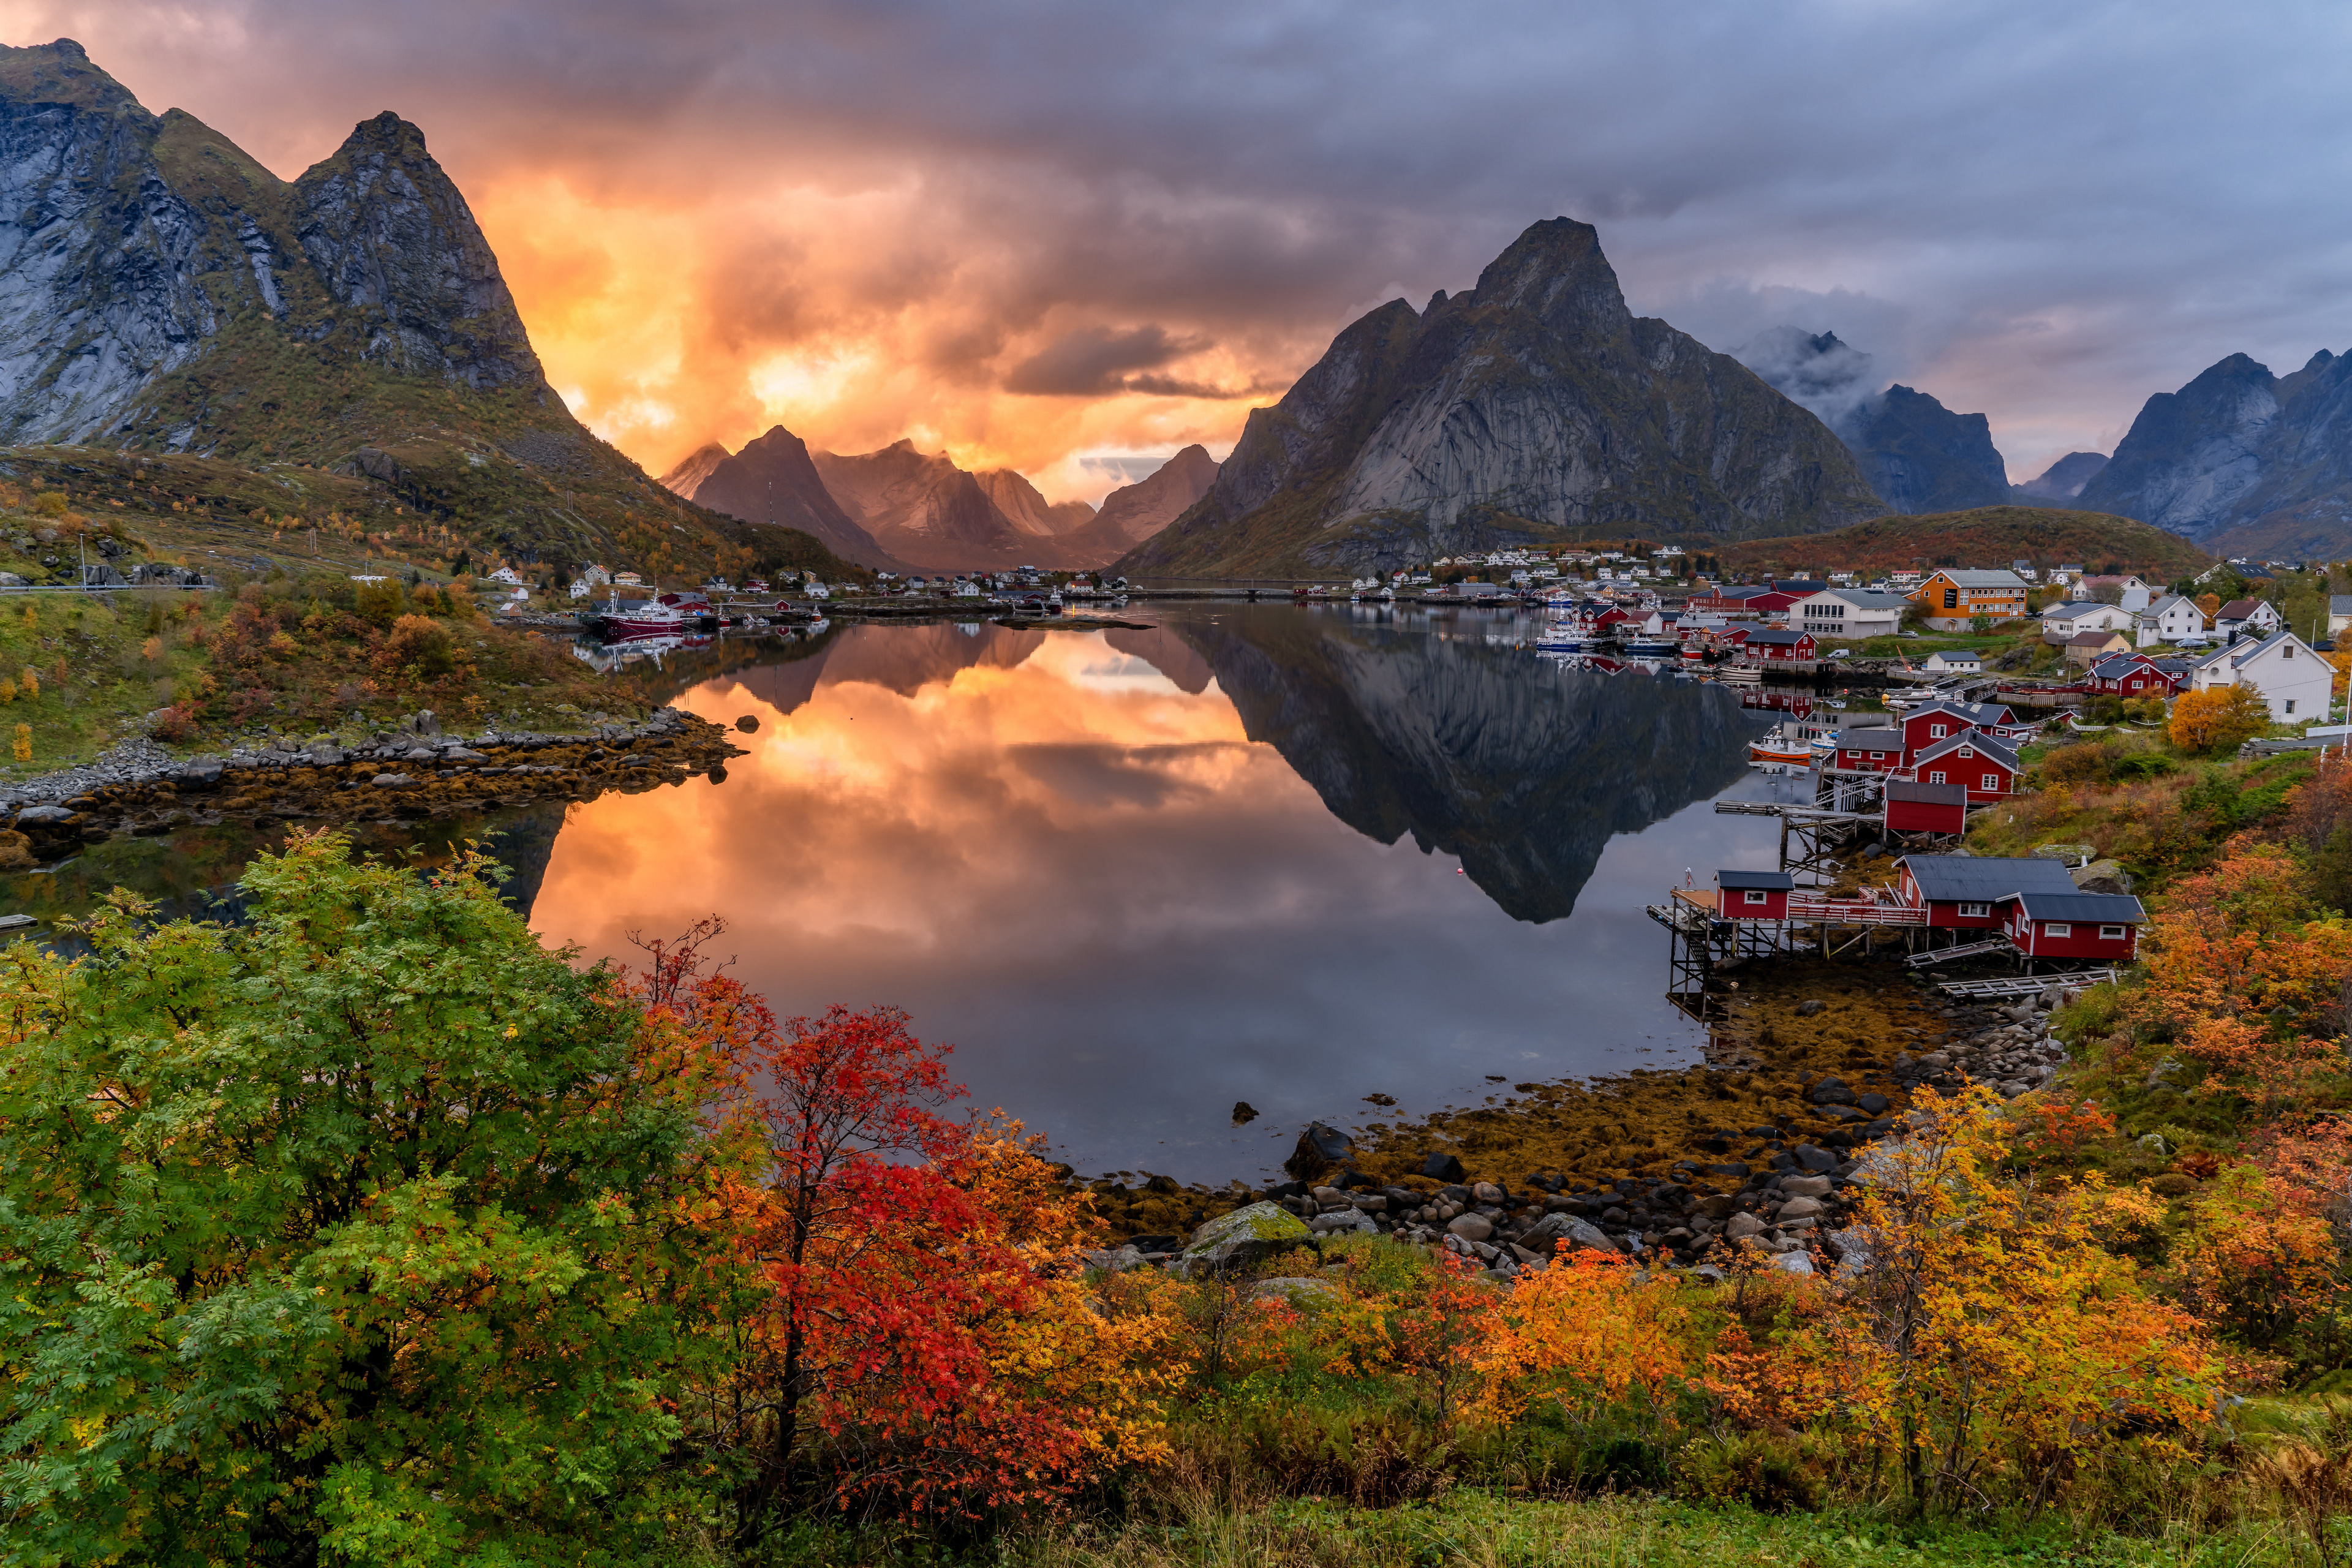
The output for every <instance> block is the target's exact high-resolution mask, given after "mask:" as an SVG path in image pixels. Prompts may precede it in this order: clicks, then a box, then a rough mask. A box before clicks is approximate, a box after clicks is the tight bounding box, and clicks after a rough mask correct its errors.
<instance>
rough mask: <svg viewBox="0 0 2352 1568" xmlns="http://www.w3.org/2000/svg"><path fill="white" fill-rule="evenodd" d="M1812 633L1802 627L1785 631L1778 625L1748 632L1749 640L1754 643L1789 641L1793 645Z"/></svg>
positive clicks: (1776, 643) (1777, 643)
mask: <svg viewBox="0 0 2352 1568" xmlns="http://www.w3.org/2000/svg"><path fill="white" fill-rule="evenodd" d="M1812 635H1813V634H1812V633H1811V631H1808V630H1804V629H1798V630H1794V631H1783V630H1781V629H1780V627H1778V626H1763V627H1760V628H1759V629H1758V630H1756V631H1752V632H1749V633H1748V641H1749V642H1752V643H1772V644H1775V645H1779V644H1781V643H1787V644H1789V645H1790V646H1791V647H1793V646H1795V645H1796V644H1798V643H1801V642H1802V641H1804V639H1805V638H1807V637H1811V636H1812Z"/></svg>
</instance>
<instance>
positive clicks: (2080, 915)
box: [2001, 877, 2147, 925]
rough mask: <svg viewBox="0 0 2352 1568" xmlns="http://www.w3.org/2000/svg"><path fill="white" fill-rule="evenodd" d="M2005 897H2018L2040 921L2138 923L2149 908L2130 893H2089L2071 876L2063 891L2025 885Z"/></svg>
mask: <svg viewBox="0 0 2352 1568" xmlns="http://www.w3.org/2000/svg"><path fill="white" fill-rule="evenodd" d="M2001 897H2002V898H2004V899H2015V900H2017V901H2018V902H2019V903H2021V904H2023V905H2024V906H2025V912H2026V914H2027V915H2028V916H2029V917H2030V918H2032V919H2033V920H2037V921H2082V922H2083V923H2084V924H2085V925H2088V924H2092V923H2094V922H2098V921H2105V922H2107V923H2109V924H2126V925H2137V923H2139V922H2140V921H2144V920H2146V919H2147V910H2146V909H2144V908H2142V907H2141V905H2140V901H2139V900H2137V899H2135V898H2133V897H2132V896H2131V895H2130V894H2129V893H2085V892H2084V891H2082V890H2081V889H2078V888H2076V887H2075V886H2074V879H2073V878H2071V877H2070V878H2068V879H2067V887H2066V890H2065V891H2064V892H2063V893H2062V892H2060V891H2058V890H2057V889H2054V888H2053V889H2051V890H2049V891H2047V892H2044V891H2042V889H2039V888H2021V889H2018V890H2017V891H2015V892H2012V893H2004V894H2002V895H2001Z"/></svg>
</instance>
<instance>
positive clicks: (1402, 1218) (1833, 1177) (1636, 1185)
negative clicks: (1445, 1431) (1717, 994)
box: [1089, 970, 2074, 1279]
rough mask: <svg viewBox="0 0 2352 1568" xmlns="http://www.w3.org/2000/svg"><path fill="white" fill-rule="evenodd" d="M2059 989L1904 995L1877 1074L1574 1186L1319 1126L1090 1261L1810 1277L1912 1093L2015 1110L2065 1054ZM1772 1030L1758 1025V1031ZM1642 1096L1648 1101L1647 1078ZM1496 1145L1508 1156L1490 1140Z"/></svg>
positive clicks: (1812, 1080) (1801, 1009) (1824, 1086)
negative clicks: (1249, 1175) (1987, 1093)
mask: <svg viewBox="0 0 2352 1568" xmlns="http://www.w3.org/2000/svg"><path fill="white" fill-rule="evenodd" d="M1879 974H1880V977H1881V978H1882V979H1883V981H1884V982H1885V984H1887V985H1889V986H1892V987H1900V988H1905V989H1907V988H1908V985H1909V984H1916V980H1915V978H1914V977H1912V976H1908V975H1903V974H1900V973H1894V972H1889V971H1885V970H1881V971H1879ZM1852 980H1853V976H1851V975H1850V976H1849V983H1852ZM2073 994H2074V993H2073V992H2071V991H2070V990H2069V989H2067V988H2066V987H2065V986H2064V985H2063V984H2052V985H2051V986H2050V987H2049V988H2047V989H2046V990H2044V991H2043V992H2042V993H2041V994H2039V995H2038V996H2034V997H2031V998H2028V999H2025V1000H2023V1001H2021V1002H2018V1003H2015V1004H2012V1005H1987V1004H1981V1003H1972V1002H1965V1001H1954V1000H1951V999H1948V998H1946V997H1944V996H1942V994H1940V993H1933V992H1930V993H1927V994H1923V995H1918V996H1916V997H1915V998H1911V999H1908V1001H1907V1005H1906V1006H1905V1007H1904V1008H1903V1011H1902V1013H1901V1014H1900V1015H1899V1016H1902V1017H1903V1018H1904V1019H1905V1023H1904V1025H1903V1026H1902V1035H1903V1037H1905V1039H1906V1040H1907V1042H1908V1044H1907V1045H1906V1048H1903V1049H1900V1050H1896V1051H1895V1052H1894V1054H1893V1056H1892V1058H1891V1060H1890V1061H1887V1062H1885V1065H1884V1067H1883V1068H1877V1067H1875V1066H1874V1070H1870V1071H1867V1072H1857V1073H1855V1077H1856V1079H1857V1081H1858V1082H1859V1083H1860V1085H1861V1087H1859V1088H1857V1087H1856V1086H1855V1085H1854V1084H1850V1083H1849V1082H1848V1081H1847V1079H1845V1078H1844V1077H1842V1076H1840V1074H1838V1073H1837V1072H1822V1071H1817V1070H1811V1069H1807V1070H1801V1071H1800V1072H1798V1073H1797V1074H1796V1075H1795V1079H1796V1081H1795V1085H1794V1087H1795V1089H1797V1091H1798V1093H1797V1096H1787V1097H1777V1098H1778V1103H1779V1104H1780V1108H1781V1109H1780V1112H1779V1113H1778V1114H1774V1115H1772V1116H1770V1117H1769V1119H1761V1120H1759V1121H1756V1122H1754V1123H1753V1124H1751V1125H1747V1126H1743V1127H1729V1126H1724V1125H1720V1124H1717V1125H1712V1126H1707V1127H1703V1128H1698V1129H1695V1130H1693V1131H1691V1132H1690V1133H1689V1135H1688V1139H1687V1141H1688V1142H1692V1143H1693V1145H1694V1147H1696V1148H1697V1149H1699V1150H1701V1151H1704V1152H1700V1153H1696V1154H1693V1155H1689V1156H1685V1157H1683V1158H1680V1159H1676V1160H1675V1161H1674V1162H1673V1163H1672V1164H1671V1165H1668V1166H1666V1167H1664V1169H1658V1170H1653V1171H1634V1172H1630V1173H1627V1174H1626V1175H1624V1176H1622V1177H1620V1178H1617V1179H1615V1180H1613V1181H1608V1182H1591V1181H1584V1182H1580V1181H1577V1180H1574V1179H1571V1178H1570V1177H1567V1176H1564V1175H1562V1174H1560V1173H1557V1172H1547V1171H1542V1170H1537V1171H1531V1172H1527V1173H1524V1174H1520V1175H1517V1176H1516V1177H1512V1176H1507V1175H1506V1174H1505V1173H1503V1172H1501V1171H1496V1170H1492V1169H1484V1170H1476V1171H1473V1170H1469V1169H1465V1165H1464V1163H1463V1161H1462V1159H1461V1158H1460V1157H1458V1156H1457V1155H1455V1154H1454V1153H1450V1152H1428V1153H1425V1154H1423V1156H1422V1157H1421V1159H1420V1163H1419V1168H1418V1169H1417V1170H1415V1171H1411V1172H1407V1173H1401V1174H1400V1173H1395V1171H1394V1170H1393V1167H1394V1164H1395V1160H1394V1157H1393V1152H1390V1151H1388V1149H1387V1146H1386V1143H1385V1142H1383V1145H1382V1148H1381V1150H1372V1151H1359V1149H1358V1148H1357V1146H1356V1144H1355V1142H1354V1141H1353V1140H1352V1139H1350V1138H1349V1135H1348V1134H1347V1133H1345V1132H1343V1131H1340V1130H1339V1129H1338V1128H1335V1127H1332V1126H1329V1125H1328V1124H1326V1123H1321V1122H1318V1123H1315V1124H1313V1125H1312V1126H1310V1127H1309V1128H1308V1129H1307V1131H1305V1132H1304V1133H1302V1134H1301V1136H1300V1139H1299V1145H1298V1150H1297V1152H1296V1153H1294V1154H1293V1155H1292V1157H1291V1159H1290V1161H1289V1168H1290V1171H1291V1172H1292V1173H1294V1177H1295V1179H1294V1180H1292V1181H1290V1182H1287V1183H1284V1184H1276V1185H1274V1186H1271V1187H1268V1188H1266V1189H1265V1190H1263V1191H1262V1192H1243V1191H1240V1190H1235V1191H1234V1192H1233V1194H1232V1196H1233V1197H1234V1198H1235V1199H1239V1200H1241V1203H1242V1205H1243V1206H1240V1207H1238V1208H1235V1209H1234V1210H1233V1211H1232V1212H1229V1213H1225V1214H1222V1215H1216V1216H1214V1217H1213V1218H1209V1219H1207V1220H1206V1221H1205V1222H1204V1223H1202V1224H1201V1225H1199V1226H1196V1227H1194V1228H1193V1229H1192V1230H1191V1231H1190V1232H1189V1233H1188V1234H1181V1235H1180V1234H1173V1233H1171V1234H1160V1235H1139V1236H1134V1237H1129V1239H1128V1240H1127V1241H1125V1242H1124V1243H1123V1244H1121V1245H1119V1246H1118V1247H1110V1248H1106V1249H1103V1250H1101V1251H1099V1252H1097V1253H1095V1254H1092V1255H1090V1257H1089V1261H1090V1262H1092V1263H1094V1264H1096V1265H1097V1267H1103V1268H1138V1267H1145V1266H1158V1267H1166V1268H1175V1269H1177V1270H1178V1271H1180V1272H1182V1271H1189V1270H1191V1269H1193V1268H1199V1267H1202V1266H1203V1265H1204V1264H1205V1265H1209V1266H1222V1265H1223V1264H1224V1263H1226V1262H1229V1261H1231V1260H1233V1259H1234V1258H1238V1257H1241V1256H1243V1255H1244V1254H1245V1253H1249V1252H1251V1251H1252V1250H1253V1249H1255V1250H1257V1251H1266V1250H1278V1249H1279V1247H1283V1246H1296V1245H1303V1244H1307V1243H1310V1242H1312V1241H1314V1240H1316V1239H1318V1238H1319V1237H1328V1236H1343V1235H1370V1236H1381V1237H1387V1238H1389V1239H1391V1240H1392V1241H1395V1242H1399V1243H1402V1244H1407V1245H1412V1246H1418V1247H1441V1248H1444V1249H1445V1250H1447V1251H1450V1252H1454V1253H1457V1254H1460V1255H1462V1256H1464V1257H1465V1258H1473V1259H1475V1261H1476V1262H1477V1264H1478V1265H1479V1266H1481V1267H1482V1268H1484V1269H1485V1270H1486V1273H1488V1274H1489V1275H1490V1276H1492V1277H1493V1278H1496V1279H1511V1278H1514V1277H1516V1276H1517V1274H1519V1273H1520V1272H1522V1271H1524V1270H1526V1269H1528V1268H1544V1267H1546V1266H1548V1265H1549V1262H1550V1260H1551V1259H1552V1258H1554V1257H1555V1256H1556V1255H1557V1253H1558V1252H1559V1248H1560V1247H1561V1246H1562V1245H1563V1244H1565V1245H1566V1246H1567V1247H1569V1248H1570V1249H1571V1250H1573V1249H1578V1248H1590V1249H1591V1250H1594V1251H1598V1252H1603V1253H1609V1254H1612V1255H1616V1256H1621V1257H1624V1258H1628V1259H1631V1260H1633V1261H1637V1262H1640V1263H1643V1264H1644V1265H1647V1266H1650V1267H1677V1268H1691V1269H1694V1270H1696V1272H1697V1273H1698V1274H1699V1275H1700V1276H1701V1277H1702V1278H1708V1279H1721V1278H1724V1277H1725V1275H1726V1273H1727V1270H1728V1268H1730V1267H1732V1266H1733V1265H1734V1264H1735V1263H1736V1262H1738V1260H1740V1259H1742V1258H1748V1259H1752V1260H1754V1261H1756V1262H1758V1263H1760V1264H1763V1265H1764V1266H1768V1267H1773V1268H1782V1269H1787V1270H1790V1271H1793V1272H1799V1273H1810V1272H1811V1271H1812V1270H1813V1268H1814V1267H1815V1263H1816V1259H1817V1258H1819V1259H1825V1260H1827V1261H1830V1262H1835V1261H1837V1260H1839V1259H1840V1258H1843V1256H1844V1254H1845V1253H1846V1251H1847V1250H1848V1248H1849V1247H1850V1245H1851V1238H1850V1237H1848V1235H1847V1233H1846V1227H1847V1226H1848V1224H1849V1221H1850V1217H1851V1215H1852V1211H1853V1206H1854V1204H1855V1202H1856V1200H1857V1197H1858V1194H1856V1192H1855V1191H1854V1187H1855V1184H1856V1183H1857V1182H1858V1181H1861V1180H1866V1179H1867V1176H1866V1167H1867V1164H1868V1159H1869V1148H1870V1145H1871V1144H1872V1143H1873V1142H1875V1141H1877V1140H1878V1139H1881V1138H1885V1137H1887V1136H1890V1135H1895V1134H1897V1133H1899V1132H1900V1131H1904V1130H1905V1129H1906V1127H1907V1126H1908V1122H1907V1121H1906V1115H1905V1107H1906V1103H1907V1101H1908V1099H1909V1096H1910V1094H1911V1092H1912V1091H1914V1090H1916V1089H1920V1088H1922V1087H1932V1088H1934V1089H1937V1090H1938V1091H1941V1092H1950V1091H1953V1090H1957V1089H1961V1088H1963V1087H1965V1086H1966V1085H1968V1084H1969V1083H1983V1084H1989V1085H1991V1086H1993V1087H1994V1088H1995V1089H1997V1090H1998V1091H1999V1092H2000V1094H2001V1095H2002V1096H2004V1097H2005V1098H2008V1099H2011V1100H2014V1099H2016V1098H2017V1097H2019V1096H2021V1095H2024V1094H2027V1093H2030V1092H2032V1090H2034V1089H2039V1088H2040V1087H2042V1085H2044V1084H2046V1083H2048V1082H2049V1081H2050V1079H2052V1077H2053V1076H2054V1074H2055V1073H2056V1071H2057V1068H2058V1065H2059V1063H2060V1062H2061V1061H2062V1060H2063V1058H2064V1055H2065V1052H2064V1047H2063V1045H2062V1044H2061V1043H2060V1042H2059V1041H2058V1040H2056V1039H2055V1038H2054V1037H2053V1036H2052V1034H2051V1032H2050V1015H2051V1012H2052V1011H2053V1009H2054V1008H2056V1007H2058V1006H2060V1005H2063V1004H2064V1003H2065V1002H2066V1001H2068V1000H2070V999H2071V998H2072V996H2073ZM1824 1019H1828V1020H1831V1023H1830V1027H1831V1029H1832V1031H1835V1030H1836V1029H1837V1026H1836V1024H1835V1022H1834V1019H1835V1015H1834V1014H1833V1013H1832V1006H1831V1004H1829V1003H1826V1002H1824V1001H1822V1000H1821V999H1819V998H1810V999H1806V1000H1802V1001H1799V1002H1797V1003H1796V1004H1795V1005H1793V1006H1791V1007H1790V1008H1788V1009H1787V1010H1786V1013H1785V1015H1783V1016H1780V1018H1779V1019H1778V1020H1777V1021H1776V1022H1777V1026H1778V1027H1779V1028H1780V1029H1782V1030H1790V1029H1792V1028H1793V1027H1794V1026H1796V1024H1797V1023H1798V1022H1799V1021H1802V1022H1805V1023H1813V1022H1816V1021H1820V1020H1824ZM1911 1020H1916V1022H1913V1021H1911ZM1771 1027H1772V1026H1766V1027H1765V1028H1764V1029H1762V1030H1760V1031H1759V1032H1761V1033H1764V1034H1765V1035H1766V1036H1767V1037H1768V1038H1769V1033H1770V1029H1771ZM1831 1037H1832V1038H1834V1033H1832V1036H1831ZM1668 1076H1670V1075H1663V1074H1662V1075H1656V1077H1657V1078H1661V1079H1663V1078H1665V1077H1668ZM1687 1076H1689V1077H1690V1078H1691V1079H1693V1080H1694V1082H1695V1083H1696V1085H1697V1087H1698V1089H1699V1092H1700V1093H1701V1094H1702V1095H1703V1096H1704V1095H1706V1094H1707V1093H1709V1092H1710V1090H1712V1091H1713V1092H1714V1093H1715V1094H1717V1095H1718V1096H1719V1097H1720V1098H1719V1099H1718V1100H1717V1103H1725V1102H1731V1103H1737V1100H1735V1098H1734V1097H1733V1096H1732V1095H1730V1094H1727V1093H1724V1092H1723V1091H1724V1088H1725V1085H1726V1082H1727V1081H1729V1082H1733V1083H1736V1082H1737V1080H1738V1079H1742V1078H1746V1077H1748V1076H1749V1075H1748V1074H1744V1073H1725V1072H1723V1071H1722V1070H1721V1069H1720V1068H1695V1069H1690V1072H1689V1074H1688V1075H1687ZM1756 1076H1757V1077H1758V1078H1759V1079H1761V1080H1762V1083H1763V1085H1764V1086H1765V1092H1764V1094H1762V1095H1761V1096H1759V1097H1756V1098H1752V1099H1748V1103H1749V1104H1771V1103H1774V1102H1775V1100H1776V1096H1775V1094H1774V1092H1773V1091H1772V1089H1771V1087H1770V1086H1771V1083H1772V1078H1771V1074H1770V1072H1769V1069H1767V1070H1766V1071H1765V1072H1763V1073H1759V1074H1758V1075H1756ZM1873 1082H1881V1083H1884V1084H1885V1092H1882V1091H1880V1090H1879V1089H1873V1088H1871V1087H1870V1084H1871V1083H1873ZM1519 1087H1520V1089H1522V1090H1523V1091H1525V1090H1533V1089H1536V1087H1537V1086H1533V1085H1521V1086H1519ZM1643 1087H1645V1088H1649V1089H1652V1091H1653V1092H1652V1094H1651V1098H1652V1099H1653V1100H1656V1099H1657V1098H1658V1097H1657V1096H1656V1094H1655V1092H1654V1087H1655V1086H1654V1083H1652V1084H1647V1085H1644V1086H1643ZM1800 1097H1801V1098H1800ZM1523 1103H1524V1105H1525V1109H1524V1110H1517V1111H1516V1112H1515V1111H1513V1110H1504V1111H1501V1112H1500V1113H1499V1114H1498V1115H1497V1114H1496V1113H1489V1115H1490V1119H1492V1120H1507V1119H1508V1118H1509V1117H1510V1116H1512V1115H1513V1114H1518V1115H1521V1116H1524V1117H1526V1118H1528V1119H1529V1120H1534V1119H1538V1118H1543V1117H1546V1116H1548V1115H1549V1109H1548V1108H1549V1106H1550V1105H1553V1104H1556V1103H1557V1102H1556V1101H1552V1100H1545V1099H1543V1098H1536V1099H1533V1100H1529V1101H1527V1102H1523ZM1496 1146H1497V1147H1509V1146H1512V1145H1511V1144H1509V1143H1508V1142H1505V1141H1502V1140H1500V1139H1499V1138H1498V1140H1497V1143H1496ZM1522 1146H1524V1145H1522ZM1709 1153H1712V1154H1714V1155H1716V1156H1717V1157H1715V1158H1708V1157H1706V1155H1707V1154H1709ZM1383 1155H1385V1156H1386V1157H1383ZM1721 1156H1731V1157H1721ZM1477 1163H1480V1164H1491V1163H1492V1161H1491V1159H1488V1160H1481V1161H1478V1162H1477ZM1372 1164H1380V1165H1383V1166H1387V1167H1390V1168H1391V1169H1390V1171H1389V1173H1386V1174H1382V1175H1374V1174H1371V1173H1368V1172H1367V1171H1366V1170H1365V1169H1364V1168H1363V1167H1365V1166H1367V1165H1372ZM1307 1172H1314V1174H1312V1175H1307V1174H1304V1173H1307ZM1162 1180H1164V1179H1162ZM1171 1189H1172V1184H1171Z"/></svg>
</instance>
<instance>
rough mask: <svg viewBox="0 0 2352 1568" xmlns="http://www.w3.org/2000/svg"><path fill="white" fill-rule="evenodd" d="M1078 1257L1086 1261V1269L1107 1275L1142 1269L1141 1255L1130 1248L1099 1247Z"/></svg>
mask: <svg viewBox="0 0 2352 1568" xmlns="http://www.w3.org/2000/svg"><path fill="white" fill-rule="evenodd" d="M1078 1256H1079V1257H1081V1258H1085V1259H1086V1260H1087V1267H1088V1268H1099V1269H1101V1270H1103V1271H1104V1272H1105V1273H1107V1274H1124V1273H1126V1272H1127V1271H1128V1270H1129V1269H1130V1268H1142V1267H1143V1254H1142V1253H1140V1252H1138V1251H1137V1250H1136V1249H1135V1248H1134V1247H1132V1246H1127V1247H1100V1248H1097V1249H1094V1250H1090V1251H1084V1252H1081V1253H1079V1255H1078Z"/></svg>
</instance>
